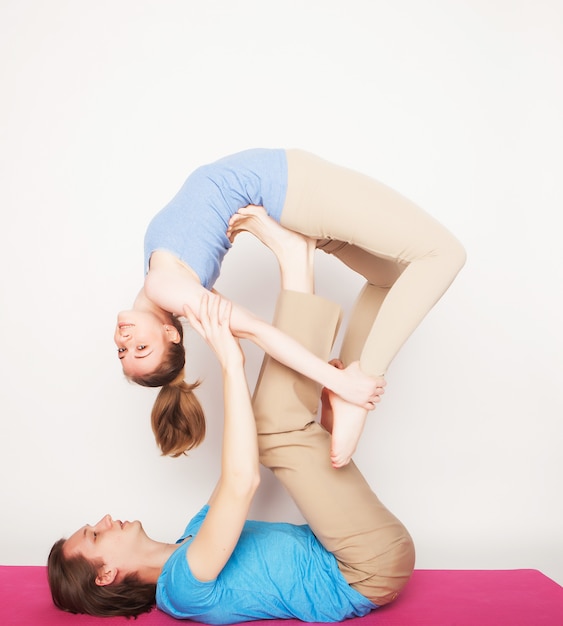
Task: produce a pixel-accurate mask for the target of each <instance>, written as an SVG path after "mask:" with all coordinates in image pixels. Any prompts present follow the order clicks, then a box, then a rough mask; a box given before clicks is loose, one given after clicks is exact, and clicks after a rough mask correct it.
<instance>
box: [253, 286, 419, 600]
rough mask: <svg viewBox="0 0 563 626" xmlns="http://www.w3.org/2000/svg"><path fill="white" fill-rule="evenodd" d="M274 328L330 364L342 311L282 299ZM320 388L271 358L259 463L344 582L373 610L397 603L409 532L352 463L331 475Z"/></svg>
mask: <svg viewBox="0 0 563 626" xmlns="http://www.w3.org/2000/svg"><path fill="white" fill-rule="evenodd" d="M275 324H276V325H277V326H278V327H279V328H281V329H282V330H283V331H284V332H287V333H288V334H290V335H291V336H292V337H294V338H295V339H297V340H298V341H301V342H303V343H304V345H306V347H307V348H309V349H310V350H312V351H314V352H315V353H316V354H318V356H320V357H322V358H328V354H329V352H330V347H331V345H332V342H333V339H334V336H335V333H336V328H337V324H338V307H337V306H336V305H335V304H333V303H330V302H328V301H326V300H324V299H322V298H318V297H317V296H314V295H310V294H303V293H295V292H283V293H282V294H281V295H280V298H279V301H278V305H277V309H276V316H275ZM318 401H319V387H318V385H317V384H316V383H314V382H313V381H311V380H309V379H307V378H305V377H304V376H302V375H301V374H298V373H297V372H295V371H293V370H290V369H289V368H286V367H285V366H283V365H281V364H280V363H278V362H277V361H275V360H273V359H271V358H270V357H266V358H265V360H264V364H263V367H262V370H261V373H260V377H259V382H258V384H257V387H256V391H255V394H254V398H253V405H254V412H255V416H256V421H257V429H258V433H259V435H258V440H259V448H260V461H261V462H262V464H263V465H265V466H266V467H268V468H270V469H271V470H272V472H273V473H274V474H275V476H276V477H277V478H278V479H279V480H280V481H281V482H282V484H283V485H284V487H285V488H286V489H287V491H288V493H289V494H290V496H291V497H292V498H293V499H294V501H295V502H296V504H297V506H298V507H299V509H300V510H301V512H302V514H303V516H304V517H305V519H306V520H307V523H308V524H309V525H310V526H311V529H312V530H313V532H314V533H315V535H316V536H317V538H318V539H319V540H320V541H321V543H322V544H323V545H324V546H325V548H326V549H327V550H329V551H331V552H332V553H333V554H334V555H335V557H336V559H337V560H338V564H339V568H340V570H341V572H342V574H343V575H344V577H345V578H346V580H347V581H348V582H349V584H351V585H352V586H353V587H354V588H355V589H356V590H358V591H359V592H360V593H362V594H363V595H365V596H366V597H369V598H370V599H371V600H372V601H373V602H374V603H375V604H377V605H383V604H386V603H388V602H390V601H392V600H393V599H394V598H395V597H396V596H397V594H398V593H399V592H400V590H401V589H402V588H403V586H404V585H405V584H406V582H407V581H408V579H409V577H410V575H411V572H412V569H413V566H414V548H413V544H412V539H411V538H410V535H409V533H408V531H407V530H406V529H405V527H404V526H403V525H402V524H401V522H400V521H399V520H398V519H397V518H396V517H395V516H394V515H393V514H392V513H390V511H388V510H387V509H386V508H385V506H384V505H383V504H382V503H381V502H380V500H379V499H378V498H377V496H376V495H375V494H374V493H373V491H372V490H371V488H370V487H369V485H368V484H367V482H366V480H365V479H364V477H363V476H362V474H361V473H360V471H359V470H358V468H357V467H356V465H355V464H354V463H353V462H352V463H349V464H348V465H347V466H346V467H343V468H341V469H338V470H337V469H334V468H333V467H332V466H331V463H330V459H329V451H330V435H329V433H328V432H327V431H326V430H325V429H324V428H323V427H322V426H321V425H320V424H318V423H317V422H316V421H315V416H316V411H317V407H318Z"/></svg>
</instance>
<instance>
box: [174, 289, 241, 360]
mask: <svg viewBox="0 0 563 626" xmlns="http://www.w3.org/2000/svg"><path fill="white" fill-rule="evenodd" d="M231 310H232V305H231V302H230V301H229V300H226V299H224V298H222V297H221V296H219V295H216V294H214V293H211V292H209V293H206V294H204V295H203V297H202V298H201V302H200V307H199V313H198V314H197V316H196V314H195V313H194V311H192V309H190V307H189V306H187V305H184V315H185V316H186V318H187V320H188V322H189V323H190V325H191V326H192V328H193V329H194V330H195V331H196V332H197V333H198V334H199V335H201V337H203V338H204V339H205V341H206V342H207V344H208V345H209V346H210V347H211V349H212V350H213V351H214V352H215V354H216V356H217V359H218V360H219V362H220V363H221V366H222V367H223V368H226V367H231V366H233V365H235V364H240V363H243V362H244V355H243V352H242V349H241V347H240V344H239V342H238V340H237V339H236V338H235V337H234V336H233V333H232V332H231V328H230V320H231Z"/></svg>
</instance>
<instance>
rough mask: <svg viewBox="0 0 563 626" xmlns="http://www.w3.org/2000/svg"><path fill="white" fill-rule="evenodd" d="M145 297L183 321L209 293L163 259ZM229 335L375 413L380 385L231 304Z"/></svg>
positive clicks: (182, 269) (183, 270)
mask: <svg viewBox="0 0 563 626" xmlns="http://www.w3.org/2000/svg"><path fill="white" fill-rule="evenodd" d="M154 256H155V255H154V254H153V257H154ZM144 291H145V294H146V296H147V297H148V298H149V299H150V300H151V301H152V302H154V303H155V304H157V305H158V306H160V307H162V308H163V309H165V310H166V311H171V312H172V313H174V314H176V315H186V309H185V306H187V307H188V309H191V310H192V311H199V307H200V303H201V301H202V298H203V297H204V296H205V295H206V294H208V293H209V291H208V290H207V289H205V288H204V287H203V286H202V285H201V284H200V282H199V280H198V278H197V276H196V275H195V273H191V271H190V270H189V269H187V268H186V267H185V266H184V265H183V264H180V262H179V261H178V260H177V259H175V258H174V257H173V256H172V255H167V254H162V253H159V256H158V257H156V258H153V259H151V269H150V272H149V273H148V275H147V277H146V279H145V286H144ZM231 329H232V331H233V333H234V334H235V335H236V336H237V337H240V338H244V339H249V340H250V341H252V342H253V343H255V344H256V345H257V346H259V347H260V348H261V349H262V350H264V352H266V353H267V354H269V355H270V356H271V357H272V358H274V359H276V360H277V361H279V362H280V363H283V364H284V365H286V366H287V367H290V368H291V369H294V370H296V371H297V372H299V373H301V374H303V375H304V376H307V377H308V378H311V379H312V380H314V381H316V382H318V383H320V384H321V385H322V386H323V387H327V388H328V389H331V390H332V391H334V393H336V394H337V395H339V396H340V397H342V398H343V399H344V400H346V401H347V402H351V403H353V404H357V405H359V406H362V407H364V408H365V409H368V410H370V409H373V408H374V404H373V403H372V400H373V398H374V397H375V396H377V395H378V394H379V393H380V391H381V379H377V378H373V377H371V376H367V375H366V374H364V373H363V372H362V371H361V370H360V367H359V364H358V363H354V364H352V365H350V366H348V367H347V368H346V369H343V370H339V369H336V368H335V367H331V366H330V365H329V364H328V363H326V362H325V361H323V360H322V359H320V358H318V357H317V356H315V355H314V354H313V353H312V352H310V351H309V350H307V349H306V348H304V347H303V346H302V345H301V344H300V343H299V342H298V341H295V340H294V339H292V338H291V337H289V336H288V335H286V334H285V333H283V332H282V331H280V330H278V329H277V328H275V327H274V326H272V325H271V324H268V323H267V322H265V321H264V320H262V319H260V318H259V317H257V316H256V315H254V314H253V313H251V312H250V311H248V310H246V309H244V308H243V307H241V306H238V305H236V304H234V303H233V305H232V314H231Z"/></svg>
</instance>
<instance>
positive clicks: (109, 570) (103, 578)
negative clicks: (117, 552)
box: [96, 565, 117, 587]
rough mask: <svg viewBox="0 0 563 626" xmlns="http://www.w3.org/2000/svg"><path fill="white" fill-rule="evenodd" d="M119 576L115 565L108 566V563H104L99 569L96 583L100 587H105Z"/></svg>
mask: <svg viewBox="0 0 563 626" xmlns="http://www.w3.org/2000/svg"><path fill="white" fill-rule="evenodd" d="M116 578H117V569H116V568H115V567H108V566H107V565H103V566H102V567H100V569H99V570H98V575H97V576H96V585H98V587H105V586H106V585H111V583H112V582H113V581H114V580H115V579H116Z"/></svg>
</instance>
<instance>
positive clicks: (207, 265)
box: [144, 148, 287, 289]
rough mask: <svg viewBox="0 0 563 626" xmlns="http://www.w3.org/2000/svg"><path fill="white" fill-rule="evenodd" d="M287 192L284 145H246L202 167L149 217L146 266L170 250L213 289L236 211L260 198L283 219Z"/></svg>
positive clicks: (203, 283) (269, 209) (259, 201)
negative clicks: (156, 255) (157, 253)
mask: <svg viewBox="0 0 563 626" xmlns="http://www.w3.org/2000/svg"><path fill="white" fill-rule="evenodd" d="M286 192H287V158H286V154H285V150H283V149H266V148H256V149H252V150H245V151H243V152H239V153H237V154H233V155H230V156H227V157H224V158H222V159H219V160H218V161H215V162H214V163H210V164H208V165H203V166H201V167H199V168H198V169H196V170H195V171H194V172H193V173H192V174H190V176H189V177H188V178H187V180H186V182H185V183H184V184H183V186H182V188H181V189H180V191H179V192H178V193H177V194H176V195H175V196H174V198H172V200H171V201H170V202H169V203H168V204H167V205H166V206H165V207H164V208H163V209H162V210H161V211H160V212H159V213H157V214H156V215H155V217H154V218H153V219H152V221H151V222H150V224H149V226H148V228H147V231H146V233H145V245H144V250H145V251H144V255H145V272H147V271H148V269H149V263H150V257H151V254H152V253H153V252H154V251H155V250H165V251H168V252H171V253H172V254H174V255H175V256H176V257H177V258H179V259H180V260H181V261H183V262H184V263H186V265H188V266H189V267H190V268H191V269H192V270H194V272H195V273H196V274H197V275H198V277H199V279H200V281H201V284H202V285H203V286H204V287H206V288H207V289H211V288H212V287H213V284H214V283H215V281H216V280H217V277H218V276H219V271H220V269H221V262H222V261H223V257H224V256H225V254H226V253H227V251H228V250H229V248H230V247H231V242H230V241H229V240H228V239H227V235H226V231H227V227H228V224H229V219H230V218H231V216H232V215H234V214H235V213H236V212H237V211H238V210H239V209H240V208H241V207H244V206H247V205H248V204H255V205H258V206H263V207H264V208H265V209H266V212H267V213H268V215H270V217H273V218H274V219H275V220H276V221H278V222H279V221H280V216H281V213H282V209H283V204H284V202H285V196H286Z"/></svg>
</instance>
